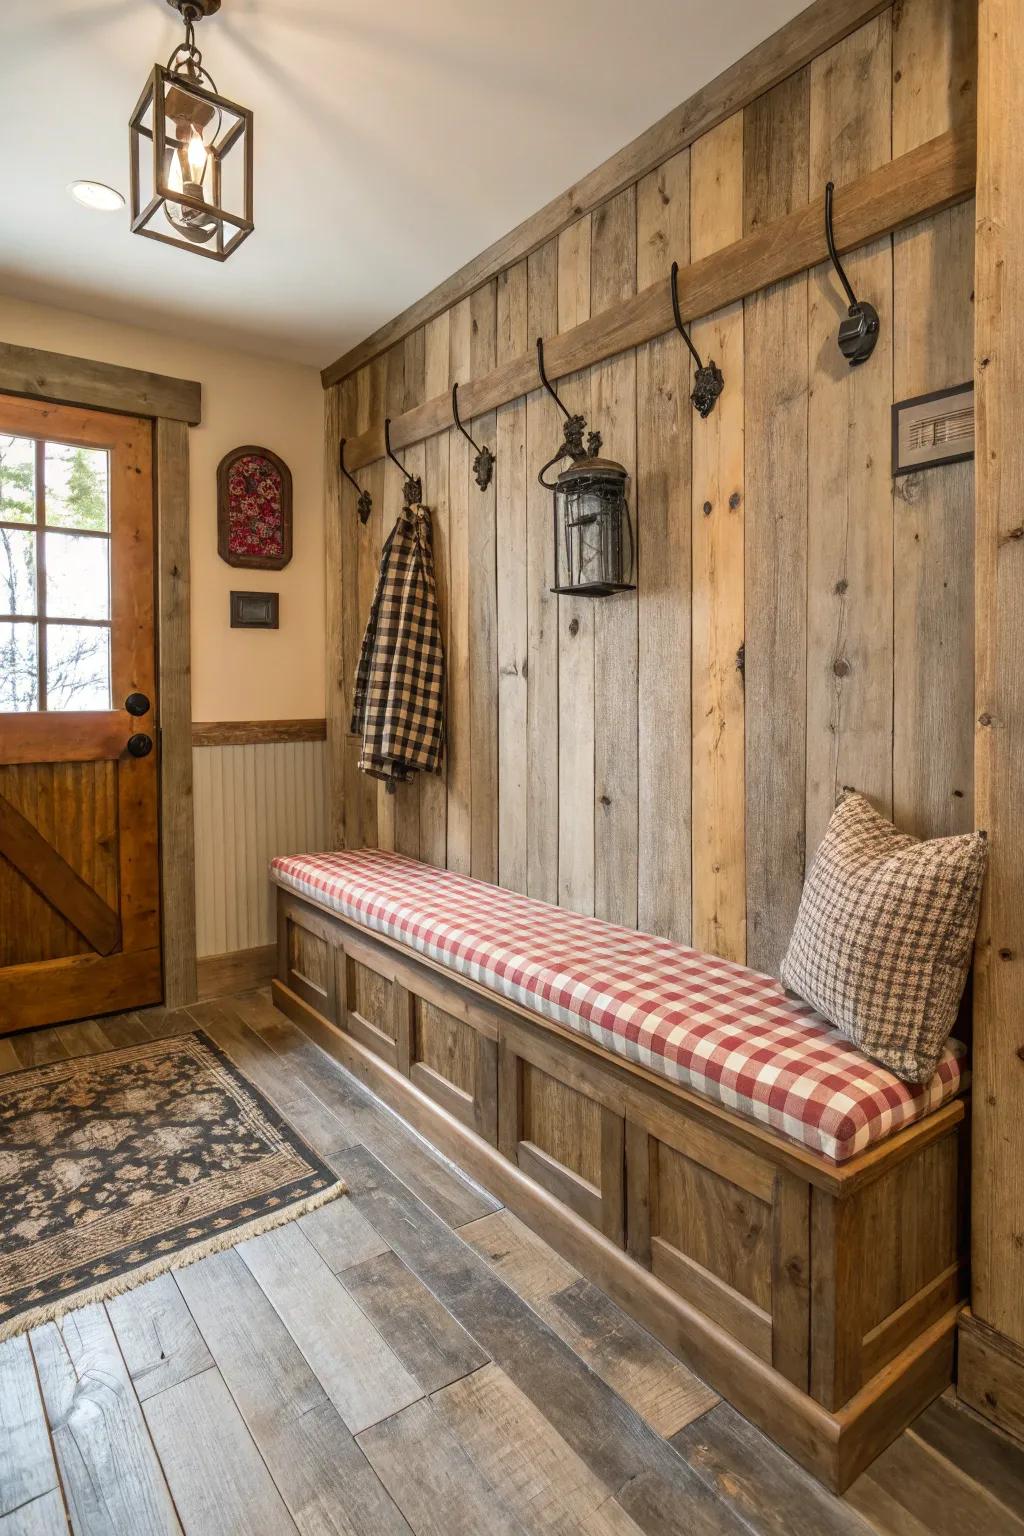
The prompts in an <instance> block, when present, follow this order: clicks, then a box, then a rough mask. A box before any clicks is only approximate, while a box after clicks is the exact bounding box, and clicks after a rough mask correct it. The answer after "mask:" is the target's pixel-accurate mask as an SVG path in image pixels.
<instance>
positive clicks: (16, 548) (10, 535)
mask: <svg viewBox="0 0 1024 1536" xmlns="http://www.w3.org/2000/svg"><path fill="white" fill-rule="evenodd" d="M103 542H104V543H106V540H105V539H104V541H103ZM35 611H36V536H35V533H34V532H33V531H32V529H30V528H0V613H28V614H34V613H35Z"/></svg>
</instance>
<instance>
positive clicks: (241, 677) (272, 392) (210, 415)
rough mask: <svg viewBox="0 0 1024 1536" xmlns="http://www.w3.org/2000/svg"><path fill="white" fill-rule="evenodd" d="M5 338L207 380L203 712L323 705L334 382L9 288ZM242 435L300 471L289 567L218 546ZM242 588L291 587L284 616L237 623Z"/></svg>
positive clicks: (194, 460) (200, 644)
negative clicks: (222, 473)
mask: <svg viewBox="0 0 1024 1536" xmlns="http://www.w3.org/2000/svg"><path fill="white" fill-rule="evenodd" d="M225 280H226V281H229V280H230V272H225ZM0 340H2V341H7V342H12V343H14V344H16V345H18V346H28V347H42V348H45V349H46V350H48V351H52V352H67V353H70V354H72V355H73V356H76V357H89V358H94V359H96V360H97V361H99V362H107V363H121V364H124V365H125V366H126V367H131V368H147V369H150V370H152V371H153V372H155V373H167V374H173V375H176V376H178V377H183V378H190V379H198V380H199V381H200V383H201V384H202V386H203V420H202V424H201V425H200V426H198V427H194V428H193V429H192V432H191V489H192V506H191V512H192V715H193V719H195V720H277V719H299V718H304V717H320V716H322V715H323V713H324V553H323V495H322V485H323V472H322V458H321V456H322V451H323V449H322V442H323V437H322V433H323V393H322V390H321V387H320V378H319V375H318V373H317V372H316V370H315V369H313V368H304V367H298V366H296V365H294V364H291V363H281V362H277V361H275V360H274V359H272V358H265V357H256V356H250V355H249V354H248V353H243V352H235V351H229V350H226V349H222V348H217V347H208V346H204V345H203V343H202V342H201V341H198V340H192V339H188V338H186V337H184V336H172V335H164V334H162V333H161V332H158V331H148V330H140V329H137V328H135V327H133V326H120V325H112V324H111V323H110V322H109V321H107V320H98V319H94V318H92V317H90V316H87V315H81V314H76V313H73V312H72V311H70V310H63V309H55V308H52V307H50V306H48V305H46V306H44V305H38V304H29V303H25V302H23V301H21V300H16V299H10V298H7V297H5V296H3V295H0ZM242 443H259V444H261V445H262V446H264V447H266V448H272V449H273V450H274V452H275V453H278V454H280V455H281V457H282V458H283V459H284V461H285V463H286V464H288V466H289V467H290V469H291V472H292V477H293V482H294V492H295V497H294V518H295V538H294V550H295V553H294V555H293V557H292V561H291V564H290V565H288V566H287V567H286V569H285V570H283V571H244V570H233V569H232V568H231V567H230V566H227V565H225V564H224V562H223V561H222V560H221V559H220V558H219V557H218V555H217V465H218V463H219V462H220V460H221V458H222V457H223V455H224V454H225V453H226V452H227V451H228V449H230V448H235V447H238V446H239V445H240V444H242ZM232 588H234V589H236V590H238V589H242V590H245V591H276V592H280V594H281V628H280V629H279V630H277V631H273V630H265V631H260V630H252V631H247V630H238V629H234V630H233V629H231V628H230V627H229V623H228V593H229V592H230V591H231V590H232Z"/></svg>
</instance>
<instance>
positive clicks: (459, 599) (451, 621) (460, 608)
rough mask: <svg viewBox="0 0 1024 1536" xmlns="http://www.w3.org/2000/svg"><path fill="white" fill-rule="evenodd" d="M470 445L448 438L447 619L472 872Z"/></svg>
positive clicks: (457, 792)
mask: <svg viewBox="0 0 1024 1536" xmlns="http://www.w3.org/2000/svg"><path fill="white" fill-rule="evenodd" d="M450 314H451V327H450V342H451V359H450V371H451V377H452V379H453V380H454V381H455V382H458V381H459V380H460V379H467V378H468V377H469V370H470V332H471V320H470V313H469V300H468V299H463V300H462V302H461V303H459V304H456V306H455V307H454V309H452V310H451V312H450ZM469 463H470V454H469V444H468V443H467V442H466V439H465V438H464V437H463V436H462V433H461V432H455V431H451V432H449V434H448V476H449V478H448V506H449V512H448V519H449V532H448V537H449V544H450V550H451V556H450V562H449V573H450V574H449V589H448V597H449V615H448V868H449V869H454V870H456V871H457V872H458V873H459V874H460V875H468V874H469V872H470V857H471V837H472V827H471V812H470V800H471V793H472V790H471V777H470V767H471V750H470V695H469V629H470V626H469V508H470V501H469V494H470V485H469Z"/></svg>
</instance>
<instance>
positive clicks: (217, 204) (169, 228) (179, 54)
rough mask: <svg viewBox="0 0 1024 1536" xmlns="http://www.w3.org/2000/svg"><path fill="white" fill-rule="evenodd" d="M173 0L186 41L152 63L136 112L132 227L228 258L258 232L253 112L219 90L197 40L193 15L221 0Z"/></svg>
mask: <svg viewBox="0 0 1024 1536" xmlns="http://www.w3.org/2000/svg"><path fill="white" fill-rule="evenodd" d="M168 3H169V4H171V5H173V6H175V8H176V9H178V10H180V11H181V13H182V17H183V19H184V21H185V42H184V43H183V44H180V45H179V46H178V47H177V48H176V49H175V50H174V53H173V54H172V55H171V57H170V59H169V60H168V62H167V64H166V65H161V64H155V65H154V66H153V70H152V72H151V74H150V76H149V78H148V80H147V81H146V84H145V87H144V89H143V91H142V94H141V96H140V97H139V100H138V103H137V104H136V107H135V111H134V112H133V113H132V115H131V120H130V123H129V134H130V176H131V221H132V222H131V227H132V232H133V234H136V235H145V236H146V238H147V239H149V240H159V241H161V242H163V244H165V245H173V246H176V247H177V248H178V249H180V250H186V251H193V252H195V254H196V255H197V256H207V257H209V258H210V259H211V260H213V261H226V260H227V258H228V257H229V256H230V255H232V253H233V252H234V251H236V250H237V249H238V247H239V246H240V245H241V243H242V241H243V240H245V239H246V237H247V236H248V235H251V234H252V231H253V207H252V204H253V158H252V157H253V148H252V137H253V115H252V113H251V111H250V110H249V109H248V107H242V106H239V105H238V104H237V102H233V101H229V100H228V99H227V97H226V96H221V95H219V93H218V92H217V88H216V85H215V83H214V81H213V79H212V77H211V75H210V74H209V72H208V71H207V70H205V69H204V68H203V63H202V54H201V53H200V52H199V50H198V48H196V46H195V40H194V33H193V25H194V22H195V20H196V19H198V17H200V16H203V15H209V14H211V13H212V12H213V11H215V10H216V9H217V7H218V5H219V3H220V0H216V3H214V0H195V3H190V0H168ZM147 144H149V145H151V146H152V148H151V150H150V149H147V148H146V147H145V146H146V145H147ZM229 156H230V159H229ZM150 157H151V165H152V170H151V176H150V178H149V181H148V186H147V190H146V192H145V193H144V192H143V179H144V175H145V171H146V166H147V161H148V160H149V158H150ZM158 221H159V222H158ZM165 224H166V228H165V227H164V225H165Z"/></svg>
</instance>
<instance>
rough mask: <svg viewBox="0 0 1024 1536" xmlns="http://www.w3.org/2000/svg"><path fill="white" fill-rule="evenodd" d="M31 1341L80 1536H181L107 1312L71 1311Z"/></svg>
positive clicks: (91, 1309) (37, 1331) (96, 1308)
mask: <svg viewBox="0 0 1024 1536" xmlns="http://www.w3.org/2000/svg"><path fill="white" fill-rule="evenodd" d="M31 1341H32V1352H33V1354H34V1356H35V1361H36V1367H37V1369H38V1371H39V1381H40V1385H41V1387H42V1392H43V1400H44V1402H45V1404H46V1414H47V1419H48V1421H49V1425H50V1432H51V1435H52V1437H53V1445H54V1449H55V1451H56V1454H57V1465H58V1467H59V1470H60V1476H61V1483H62V1485H63V1488H64V1495H65V1498H66V1499H67V1503H68V1508H69V1510H70V1513H71V1523H72V1526H73V1528H74V1531H75V1536H180V1533H181V1526H180V1524H179V1523H178V1517H177V1515H176V1513H175V1510H174V1505H173V1503H172V1502H171V1497H170V1494H169V1493H168V1491H167V1484H166V1482H165V1481H164V1474H163V1472H162V1470H161V1467H160V1463H159V1461H158V1459H157V1455H156V1452H155V1451H154V1449H153V1445H152V1442H151V1440H150V1437H149V1432H148V1430H147V1428H146V1424H145V1421H144V1419H143V1416H142V1409H141V1408H140V1406H139V1400H138V1398H137V1397H136V1396H135V1392H134V1389H133V1387H132V1384H131V1380H130V1379H129V1376H128V1371H127V1368H126V1367H125V1363H124V1361H123V1359H122V1358H121V1352H120V1350H119V1349H118V1347H117V1341H116V1340H115V1338H114V1332H113V1329H112V1328H111V1326H110V1321H109V1319H108V1317H107V1314H106V1312H105V1311H104V1309H103V1308H102V1307H100V1306H92V1307H83V1308H81V1309H80V1310H79V1311H77V1312H70V1313H69V1314H68V1316H67V1317H65V1318H63V1319H62V1321H61V1322H60V1323H59V1324H58V1323H46V1324H44V1326H43V1327H41V1328H36V1329H35V1330H34V1331H33V1333H32V1335H31Z"/></svg>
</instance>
